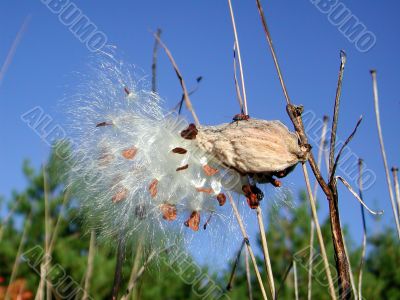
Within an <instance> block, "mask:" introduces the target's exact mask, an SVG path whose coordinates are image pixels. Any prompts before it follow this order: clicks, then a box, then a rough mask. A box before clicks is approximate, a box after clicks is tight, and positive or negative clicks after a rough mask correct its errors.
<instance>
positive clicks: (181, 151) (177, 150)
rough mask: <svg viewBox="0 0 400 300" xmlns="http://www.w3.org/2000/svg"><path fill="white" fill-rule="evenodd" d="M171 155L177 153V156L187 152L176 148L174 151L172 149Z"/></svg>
mask: <svg viewBox="0 0 400 300" xmlns="http://www.w3.org/2000/svg"><path fill="white" fill-rule="evenodd" d="M172 152H173V153H177V154H185V153H186V152H187V150H186V149H184V148H181V147H176V148H174V149H172Z"/></svg>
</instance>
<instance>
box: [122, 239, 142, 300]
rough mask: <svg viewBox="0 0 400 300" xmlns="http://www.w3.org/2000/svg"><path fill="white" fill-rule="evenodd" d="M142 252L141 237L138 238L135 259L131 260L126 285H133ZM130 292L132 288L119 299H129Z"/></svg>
mask: <svg viewBox="0 0 400 300" xmlns="http://www.w3.org/2000/svg"><path fill="white" fill-rule="evenodd" d="M142 253H143V239H140V240H139V242H138V245H137V247H136V253H135V260H134V262H133V266H132V270H131V275H130V276H129V281H128V287H129V286H134V283H133V281H134V280H135V277H136V276H137V273H138V270H139V265H140V262H141V261H142ZM132 292H133V288H131V289H128V291H127V292H126V294H125V295H124V296H123V297H122V298H121V300H123V299H130V297H131V294H132Z"/></svg>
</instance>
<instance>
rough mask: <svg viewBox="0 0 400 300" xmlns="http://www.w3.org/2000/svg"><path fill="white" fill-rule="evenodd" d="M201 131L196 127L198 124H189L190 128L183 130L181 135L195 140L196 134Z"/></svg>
mask: <svg viewBox="0 0 400 300" xmlns="http://www.w3.org/2000/svg"><path fill="white" fill-rule="evenodd" d="M198 132H199V131H198V130H197V128H196V125H194V124H189V126H188V128H186V129H185V130H182V131H181V137H183V138H184V139H186V140H194V139H196V135H197V133H198Z"/></svg>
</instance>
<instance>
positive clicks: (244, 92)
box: [228, 0, 248, 115]
mask: <svg viewBox="0 0 400 300" xmlns="http://www.w3.org/2000/svg"><path fill="white" fill-rule="evenodd" d="M228 4H229V12H230V14H231V20H232V27H233V33H234V37H235V45H236V49H237V53H238V62H239V70H240V81H241V83H242V94H243V108H244V114H246V115H247V114H248V110H247V96H246V87H245V84H244V75H243V66H242V55H241V54H240V45H239V38H238V34H237V30H236V22H235V16H234V14H233V8H232V3H231V0H228Z"/></svg>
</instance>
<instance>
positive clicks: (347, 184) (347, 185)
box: [335, 176, 383, 215]
mask: <svg viewBox="0 0 400 300" xmlns="http://www.w3.org/2000/svg"><path fill="white" fill-rule="evenodd" d="M335 178H336V179H339V180H340V181H341V182H342V183H343V184H344V185H345V187H347V189H348V190H349V191H350V193H352V194H353V196H354V197H355V198H356V199H357V200H358V202H360V203H361V204H362V206H364V207H365V209H366V210H368V211H369V212H370V213H371V214H373V215H382V214H383V210H377V211H375V210H372V209H370V208H369V207H368V206H367V204H365V202H364V201H363V200H362V199H361V198H360V197H359V196H358V195H357V193H356V192H355V191H354V189H353V188H352V187H351V185H350V184H349V183H348V182H347V180H346V179H344V178H343V177H342V176H336V177H335Z"/></svg>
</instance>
